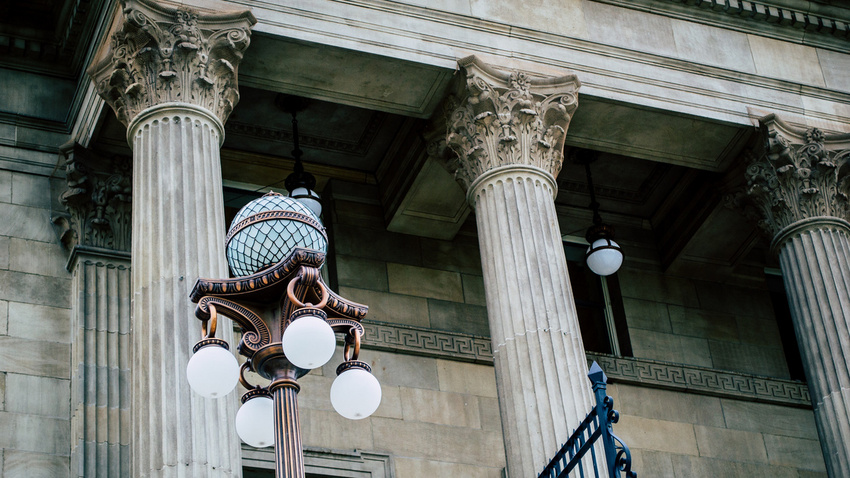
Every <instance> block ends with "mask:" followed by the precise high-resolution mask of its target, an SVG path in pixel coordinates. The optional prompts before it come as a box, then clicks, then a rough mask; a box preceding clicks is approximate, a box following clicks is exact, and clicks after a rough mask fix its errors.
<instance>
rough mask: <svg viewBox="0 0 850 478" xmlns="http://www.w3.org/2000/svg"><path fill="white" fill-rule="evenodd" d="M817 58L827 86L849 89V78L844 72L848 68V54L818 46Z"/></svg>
mask: <svg viewBox="0 0 850 478" xmlns="http://www.w3.org/2000/svg"><path fill="white" fill-rule="evenodd" d="M818 60H819V63H820V65H821V67H822V69H823V77H824V80H825V81H826V86H827V87H828V88H833V89H836V90H842V91H847V90H850V78H847V75H846V74H845V73H844V72H846V71H847V70H848V69H850V56H848V55H842V54H841V53H838V52H834V51H831V50H825V49H823V48H818Z"/></svg>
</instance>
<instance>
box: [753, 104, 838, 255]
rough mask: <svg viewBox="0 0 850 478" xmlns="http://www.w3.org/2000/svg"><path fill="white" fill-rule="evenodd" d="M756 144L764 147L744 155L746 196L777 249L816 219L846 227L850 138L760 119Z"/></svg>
mask: <svg viewBox="0 0 850 478" xmlns="http://www.w3.org/2000/svg"><path fill="white" fill-rule="evenodd" d="M758 139H759V140H760V144H758V145H756V147H754V148H752V149H751V150H749V151H748V152H747V153H746V157H747V167H746V171H745V173H744V176H745V178H746V180H747V186H746V193H747V197H748V202H749V203H750V205H751V206H755V207H754V208H751V213H750V215H751V216H753V217H754V219H756V221H757V223H758V225H759V227H760V228H761V229H763V230H764V231H765V232H767V233H768V234H769V235H770V237H771V238H773V239H774V246H780V245H781V244H779V243H778V242H777V239H781V238H782V237H786V236H787V235H788V234H786V233H787V232H788V231H790V230H791V229H797V228H798V227H797V226H799V225H804V224H815V223H817V222H818V221H819V220H818V218H823V220H825V221H827V222H829V220H830V219H832V222H837V223H844V224H846V223H847V221H848V219H850V197H848V195H850V134H825V133H823V132H822V131H821V130H819V129H817V128H810V129H800V128H795V127H793V126H791V125H788V124H786V123H784V122H783V121H781V120H780V119H779V118H777V117H776V115H768V116H765V117H763V118H760V119H759V136H758ZM835 219H837V220H838V221H835ZM779 242H784V240H783V241H779Z"/></svg>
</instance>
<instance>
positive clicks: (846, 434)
mask: <svg viewBox="0 0 850 478" xmlns="http://www.w3.org/2000/svg"><path fill="white" fill-rule="evenodd" d="M779 261H780V265H781V267H782V275H783V277H784V279H785V290H786V292H787V294H788V301H789V303H790V305H791V312H792V317H793V318H794V329H795V332H796V334H797V342H798V343H799V344H800V353H801V354H802V358H803V366H804V367H805V371H806V377H808V382H809V392H810V393H811V396H812V404H813V405H814V410H815V420H816V423H817V427H818V435H819V437H820V443H821V448H822V449H823V454H824V458H825V460H826V465H827V470H828V472H829V476H831V477H839V476H846V474H847V473H848V470H850V223H847V222H846V221H843V220H839V219H836V218H814V219H810V220H807V221H803V223H802V224H800V225H799V226H796V227H795V230H793V231H790V233H788V234H785V239H784V243H783V244H782V245H781V248H780V252H779Z"/></svg>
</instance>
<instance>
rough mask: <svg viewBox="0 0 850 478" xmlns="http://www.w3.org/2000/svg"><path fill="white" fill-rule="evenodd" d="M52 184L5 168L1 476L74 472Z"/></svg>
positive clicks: (63, 287) (0, 233) (67, 293)
mask: <svg viewBox="0 0 850 478" xmlns="http://www.w3.org/2000/svg"><path fill="white" fill-rule="evenodd" d="M22 154H23V153H22ZM6 156H7V159H8V157H9V156H14V154H13V153H9V152H7V153H6ZM51 186H53V187H54V188H58V187H61V186H62V185H61V184H60V183H59V182H54V183H53V184H51V180H49V179H48V177H47V176H44V175H37V174H29V173H24V172H16V171H10V170H6V169H3V170H0V430H2V432H0V449H2V450H0V476H3V477H4V478H16V477H27V478H35V477H44V478H61V477H65V476H68V473H69V463H70V459H69V454H70V449H71V433H70V432H71V425H70V394H71V381H70V378H71V372H72V371H71V342H72V325H71V310H70V303H71V293H72V291H71V275H70V274H69V273H68V272H67V271H66V270H65V261H66V258H67V257H66V255H65V253H64V252H63V250H62V247H61V246H60V245H59V242H58V240H57V236H56V234H55V232H54V231H53V228H52V226H51V222H50V220H51V200H52V199H51V196H52V197H54V198H55V197H56V195H55V194H53V195H52V194H51ZM57 207H58V205H57V204H55V203H53V208H54V209H56V208H57Z"/></svg>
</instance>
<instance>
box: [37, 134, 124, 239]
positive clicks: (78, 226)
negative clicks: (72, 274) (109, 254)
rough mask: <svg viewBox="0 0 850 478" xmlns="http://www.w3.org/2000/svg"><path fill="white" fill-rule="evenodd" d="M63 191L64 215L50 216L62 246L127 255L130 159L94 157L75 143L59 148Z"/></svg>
mask: <svg viewBox="0 0 850 478" xmlns="http://www.w3.org/2000/svg"><path fill="white" fill-rule="evenodd" d="M59 154H61V155H62V157H63V158H64V160H65V179H66V181H67V182H68V189H66V190H65V191H64V192H63V193H62V194H61V195H60V196H59V202H61V203H62V204H63V205H64V206H65V208H66V210H67V211H68V213H67V214H60V215H56V216H54V217H53V222H54V224H56V225H58V226H59V227H60V228H61V229H62V232H61V233H60V240H61V241H62V244H63V245H64V246H65V247H66V248H67V249H68V251H73V250H74V249H75V248H76V247H79V246H85V247H94V248H101V249H111V250H116V251H124V252H128V251H129V250H130V222H131V213H132V204H131V200H132V188H131V185H132V183H131V169H132V165H131V163H130V160H129V158H122V157H116V158H114V159H108V158H103V157H100V156H97V155H96V154H94V153H93V152H91V151H89V150H87V149H85V148H83V147H82V146H80V145H79V144H77V143H75V142H71V143H67V144H65V145H63V146H62V147H60V149H59Z"/></svg>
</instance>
